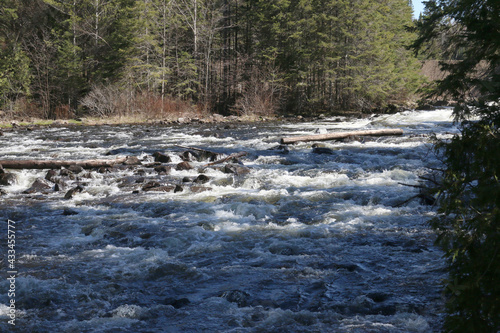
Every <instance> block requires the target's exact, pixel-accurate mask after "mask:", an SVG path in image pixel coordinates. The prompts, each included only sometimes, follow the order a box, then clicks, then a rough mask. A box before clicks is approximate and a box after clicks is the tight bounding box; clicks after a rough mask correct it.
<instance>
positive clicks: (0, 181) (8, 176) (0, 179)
mask: <svg viewBox="0 0 500 333" xmlns="http://www.w3.org/2000/svg"><path fill="white" fill-rule="evenodd" d="M2 171H3V170H2ZM16 183H17V176H16V174H14V173H10V172H3V173H0V185H5V186H10V185H14V184H16Z"/></svg>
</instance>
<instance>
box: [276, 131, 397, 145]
mask: <svg viewBox="0 0 500 333" xmlns="http://www.w3.org/2000/svg"><path fill="white" fill-rule="evenodd" d="M384 135H403V130H402V129H381V130H366V131H352V132H338V133H327V134H317V135H304V136H294V137H287V138H282V139H281V143H282V144H289V143H297V142H308V141H327V140H338V139H344V138H348V137H350V136H384Z"/></svg>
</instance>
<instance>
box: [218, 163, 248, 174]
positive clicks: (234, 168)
mask: <svg viewBox="0 0 500 333" xmlns="http://www.w3.org/2000/svg"><path fill="white" fill-rule="evenodd" d="M221 171H222V172H224V173H232V174H235V175H245V174H247V173H250V169H249V168H247V167H245V166H243V165H239V164H234V163H228V164H226V165H225V166H224V167H223V168H222V169H221Z"/></svg>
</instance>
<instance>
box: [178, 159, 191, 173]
mask: <svg viewBox="0 0 500 333" xmlns="http://www.w3.org/2000/svg"><path fill="white" fill-rule="evenodd" d="M191 169H193V167H192V166H191V164H189V163H188V162H186V161H184V162H181V163H179V164H177V165H176V166H175V170H177V171H180V170H191Z"/></svg>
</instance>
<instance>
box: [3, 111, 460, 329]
mask: <svg viewBox="0 0 500 333" xmlns="http://www.w3.org/2000/svg"><path fill="white" fill-rule="evenodd" d="M381 128H401V129H403V130H404V133H405V134H404V135H403V136H391V137H376V138H355V139H353V140H348V141H345V142H334V141H330V142H323V145H324V146H325V147H326V148H330V149H331V151H329V152H330V154H313V153H312V148H311V143H299V144H296V145H291V146H289V148H288V149H289V152H284V151H283V150H280V149H276V147H277V146H278V142H279V139H280V138H281V137H283V136H293V135H306V134H314V133H317V132H319V133H324V132H333V131H343V130H357V129H381ZM456 131H457V129H456V128H455V126H454V124H453V122H452V120H451V110H450V109H441V110H435V111H405V112H400V113H397V114H392V115H380V116H372V117H369V118H364V119H347V118H339V117H334V118H324V119H321V120H316V121H313V122H300V123H297V122H276V123H262V124H260V123H259V124H230V125H226V124H217V125H206V124H197V125H189V126H186V125H185V126H181V125H178V126H160V125H157V126H153V125H149V126H146V125H127V126H94V127H92V126H89V127H83V126H67V127H64V126H63V127H46V128H34V129H33V130H31V131H26V130H25V129H15V130H13V131H6V132H5V133H4V135H3V136H0V157H1V158H2V159H7V158H9V159H30V158H37V159H51V158H56V159H75V160H76V159H93V158H113V157H115V156H106V154H107V153H109V152H111V153H118V155H119V156H124V155H133V156H137V157H139V159H141V160H142V161H143V163H144V164H146V163H151V162H153V158H152V156H151V154H152V153H154V152H156V151H160V152H163V153H165V154H167V155H169V156H170V157H171V158H172V163H171V164H176V163H179V162H181V161H182V160H181V158H180V156H179V153H181V152H182V151H183V149H181V148H179V147H177V146H176V145H184V146H191V147H198V148H201V149H207V150H212V151H215V152H218V153H221V154H224V155H223V156H225V155H228V154H230V153H235V152H241V151H245V152H247V153H248V154H247V156H245V157H243V158H242V159H241V162H242V163H243V164H244V166H245V167H247V168H249V171H250V172H249V173H246V174H240V175H236V174H228V173H224V172H222V171H221V170H219V169H217V168H207V169H205V171H204V174H205V175H206V176H208V177H209V181H208V183H206V184H203V186H204V187H208V188H210V189H209V190H207V191H203V192H199V193H194V191H191V190H189V189H188V187H187V186H185V190H184V191H182V192H176V193H174V192H145V191H142V190H141V186H143V184H144V183H145V182H148V181H158V182H164V183H165V182H168V183H171V184H179V185H180V184H182V179H183V178H185V177H187V178H190V179H193V178H195V177H197V176H198V175H199V174H200V168H201V167H202V166H203V165H204V164H206V163H207V162H206V161H201V162H197V161H196V162H191V163H192V164H193V165H194V166H195V168H194V169H192V170H179V171H177V170H172V171H171V174H170V175H159V174H158V173H157V172H156V171H155V170H154V169H152V168H147V167H135V168H122V169H115V170H112V172H107V173H99V172H98V171H95V170H94V171H84V172H83V173H82V174H79V175H78V176H77V177H76V178H75V179H73V180H68V181H66V186H67V187H66V190H68V189H70V188H72V187H73V186H75V185H76V184H80V185H82V186H83V188H84V190H83V191H82V192H81V193H77V194H76V195H74V196H73V197H72V198H70V199H68V200H65V199H64V195H65V192H66V190H65V191H59V192H54V191H52V190H48V191H46V192H47V193H32V194H23V191H25V190H26V189H27V188H29V187H30V185H31V184H32V183H33V182H34V181H35V179H37V178H40V177H41V178H44V177H45V174H46V173H47V170H14V171H12V172H14V173H16V175H17V183H16V184H13V185H10V186H3V190H4V191H5V192H6V193H5V194H4V195H2V196H0V220H2V221H3V222H4V228H2V229H3V230H4V231H3V232H2V234H1V235H0V241H1V242H2V246H1V249H2V252H3V256H2V258H3V260H2V276H7V275H8V274H7V271H9V269H8V268H7V263H8V261H7V255H6V254H7V246H6V245H7V220H11V221H14V222H15V226H16V229H15V230H16V234H15V235H16V243H15V245H16V247H15V255H16V257H15V269H16V274H17V275H16V279H15V297H9V296H8V290H9V287H10V284H9V283H10V282H9V281H8V280H7V279H5V278H3V279H2V280H1V282H0V331H2V332H7V331H9V330H10V329H12V325H11V324H9V322H8V320H9V311H10V309H9V305H10V304H9V302H10V301H11V300H12V299H14V300H15V306H16V312H15V317H16V321H15V324H16V329H17V331H18V332H433V331H436V332H437V331H439V329H440V327H441V324H442V319H443V316H442V315H441V312H442V308H443V299H442V296H441V286H440V281H441V280H442V279H443V278H445V277H446V271H445V266H444V262H443V259H442V253H441V252H440V250H439V249H438V248H437V247H435V246H434V244H433V242H434V239H435V235H434V234H433V232H432V230H430V228H429V226H428V224H427V221H428V220H429V219H430V218H432V217H433V216H435V207H432V206H429V205H424V204H423V203H422V202H420V200H419V199H418V198H416V199H413V200H409V201H407V200H408V199H410V198H411V197H413V196H415V195H417V194H418V193H419V189H418V188H416V187H411V186H406V185H404V184H408V185H418V184H419V180H420V179H419V176H423V175H426V174H428V173H429V172H430V170H432V169H433V168H439V167H440V166H441V162H440V161H439V159H438V158H437V157H436V156H435V154H434V153H433V152H432V149H431V136H432V135H434V134H435V135H436V136H437V137H438V138H446V137H449V136H450V135H451V134H453V133H456ZM138 170H141V171H138ZM405 201H407V202H405Z"/></svg>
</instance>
